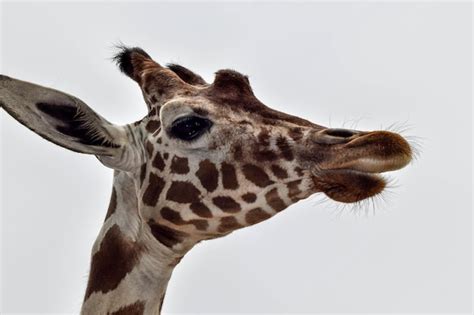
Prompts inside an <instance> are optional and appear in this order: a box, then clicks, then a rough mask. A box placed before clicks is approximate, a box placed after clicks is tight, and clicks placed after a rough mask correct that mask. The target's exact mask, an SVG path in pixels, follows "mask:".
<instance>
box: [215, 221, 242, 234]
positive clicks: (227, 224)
mask: <svg viewBox="0 0 474 315" xmlns="http://www.w3.org/2000/svg"><path fill="white" fill-rule="evenodd" d="M241 227H242V225H240V224H239V222H237V219H236V218H234V217H223V218H221V222H220V224H219V227H218V228H217V231H218V232H219V233H227V232H230V231H233V230H236V229H238V228H241Z"/></svg>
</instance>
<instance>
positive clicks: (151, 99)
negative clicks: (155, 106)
mask: <svg viewBox="0 0 474 315" xmlns="http://www.w3.org/2000/svg"><path fill="white" fill-rule="evenodd" d="M157 101H158V100H157V98H156V96H155V95H152V96H151V97H150V102H151V103H156V102H157Z"/></svg>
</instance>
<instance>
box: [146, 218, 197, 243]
mask: <svg viewBox="0 0 474 315" xmlns="http://www.w3.org/2000/svg"><path fill="white" fill-rule="evenodd" d="M148 225H149V226H150V229H151V233H152V234H153V236H154V237H155V238H156V239H157V240H158V241H159V242H160V243H161V244H163V245H165V246H166V247H170V248H171V247H173V246H174V245H176V244H179V243H181V242H182V241H183V240H184V239H185V238H186V237H188V236H189V234H188V233H184V232H181V231H178V230H175V229H172V228H170V227H167V226H166V225H161V224H159V223H156V222H155V221H154V220H150V221H148Z"/></svg>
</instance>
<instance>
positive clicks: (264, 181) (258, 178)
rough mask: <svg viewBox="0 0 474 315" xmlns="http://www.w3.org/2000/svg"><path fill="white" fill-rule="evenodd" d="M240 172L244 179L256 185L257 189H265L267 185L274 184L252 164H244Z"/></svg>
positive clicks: (263, 172) (262, 171)
mask: <svg viewBox="0 0 474 315" xmlns="http://www.w3.org/2000/svg"><path fill="white" fill-rule="evenodd" d="M242 172H243V173H244V176H245V178H247V179H248V180H249V181H251V182H252V183H254V184H255V185H257V186H258V187H262V188H263V187H267V186H268V185H271V184H273V183H274V182H273V181H272V180H270V178H269V177H268V175H267V173H265V171H264V170H262V169H261V168H260V167H258V166H256V165H253V164H245V165H244V166H243V167H242Z"/></svg>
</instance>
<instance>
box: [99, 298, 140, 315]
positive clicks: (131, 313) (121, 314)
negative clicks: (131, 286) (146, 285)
mask: <svg viewBox="0 0 474 315" xmlns="http://www.w3.org/2000/svg"><path fill="white" fill-rule="evenodd" d="M144 312H145V302H144V301H136V302H135V303H133V304H130V305H127V306H122V307H121V308H119V309H118V310H117V311H115V312H112V313H110V312H107V315H143V313H144Z"/></svg>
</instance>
